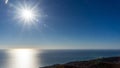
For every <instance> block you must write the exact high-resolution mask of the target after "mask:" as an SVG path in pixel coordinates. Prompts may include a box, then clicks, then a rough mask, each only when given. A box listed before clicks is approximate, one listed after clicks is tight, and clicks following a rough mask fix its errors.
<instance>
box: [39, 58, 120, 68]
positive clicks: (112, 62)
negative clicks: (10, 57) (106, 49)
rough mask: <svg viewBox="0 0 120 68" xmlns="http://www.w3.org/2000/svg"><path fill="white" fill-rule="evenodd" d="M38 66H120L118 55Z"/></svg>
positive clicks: (115, 67)
mask: <svg viewBox="0 0 120 68" xmlns="http://www.w3.org/2000/svg"><path fill="white" fill-rule="evenodd" d="M40 68H120V57H109V58H99V59H94V60H89V61H75V62H69V63H66V64H56V65H52V66H46V67H40Z"/></svg>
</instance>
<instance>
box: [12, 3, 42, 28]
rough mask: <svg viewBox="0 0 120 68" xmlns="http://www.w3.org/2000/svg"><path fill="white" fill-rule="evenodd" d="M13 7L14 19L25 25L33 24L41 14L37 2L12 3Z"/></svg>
mask: <svg viewBox="0 0 120 68" xmlns="http://www.w3.org/2000/svg"><path fill="white" fill-rule="evenodd" d="M13 7H14V10H15V11H14V13H15V14H14V15H15V16H14V19H16V20H17V22H19V23H21V24H23V25H25V26H31V25H35V24H36V23H38V21H39V20H40V16H41V14H40V11H39V8H38V4H31V3H28V2H24V3H19V4H18V5H14V6H13Z"/></svg>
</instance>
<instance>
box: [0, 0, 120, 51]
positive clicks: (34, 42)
mask: <svg viewBox="0 0 120 68" xmlns="http://www.w3.org/2000/svg"><path fill="white" fill-rule="evenodd" d="M23 1H24V0H9V1H8V2H7V3H6V1H5V0H0V48H8V47H38V48H54V49H56V48H57V49H58V48H60V49H61V48H62V49H63V48H64V49H72V48H73V49H119V48H120V1H119V0H26V1H25V2H26V3H27V4H37V10H34V11H39V14H38V15H41V17H39V18H38V20H39V21H37V22H35V23H36V25H31V26H30V27H29V28H28V26H27V25H25V26H24V25H22V24H23V22H22V21H19V20H18V19H17V20H15V19H14V17H15V16H16V14H15V12H16V10H15V9H14V8H13V7H17V6H18V5H19V4H21V5H22V4H23V3H22V2H23ZM11 5H12V6H13V7H11Z"/></svg>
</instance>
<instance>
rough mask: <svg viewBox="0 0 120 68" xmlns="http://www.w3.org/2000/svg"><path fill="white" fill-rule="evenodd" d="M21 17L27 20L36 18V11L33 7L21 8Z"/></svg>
mask: <svg viewBox="0 0 120 68" xmlns="http://www.w3.org/2000/svg"><path fill="white" fill-rule="evenodd" d="M20 17H21V19H23V20H24V21H25V22H31V21H32V20H33V19H34V18H35V13H34V11H32V10H31V9H27V8H25V9H21V12H20Z"/></svg>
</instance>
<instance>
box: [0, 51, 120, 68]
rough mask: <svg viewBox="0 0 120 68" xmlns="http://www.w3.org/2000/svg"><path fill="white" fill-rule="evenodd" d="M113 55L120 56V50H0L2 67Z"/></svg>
mask: <svg viewBox="0 0 120 68" xmlns="http://www.w3.org/2000/svg"><path fill="white" fill-rule="evenodd" d="M111 56H120V50H0V68H38V67H42V66H46V65H52V64H57V63H66V62H70V61H78V60H89V59H94V58H99V57H111Z"/></svg>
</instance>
